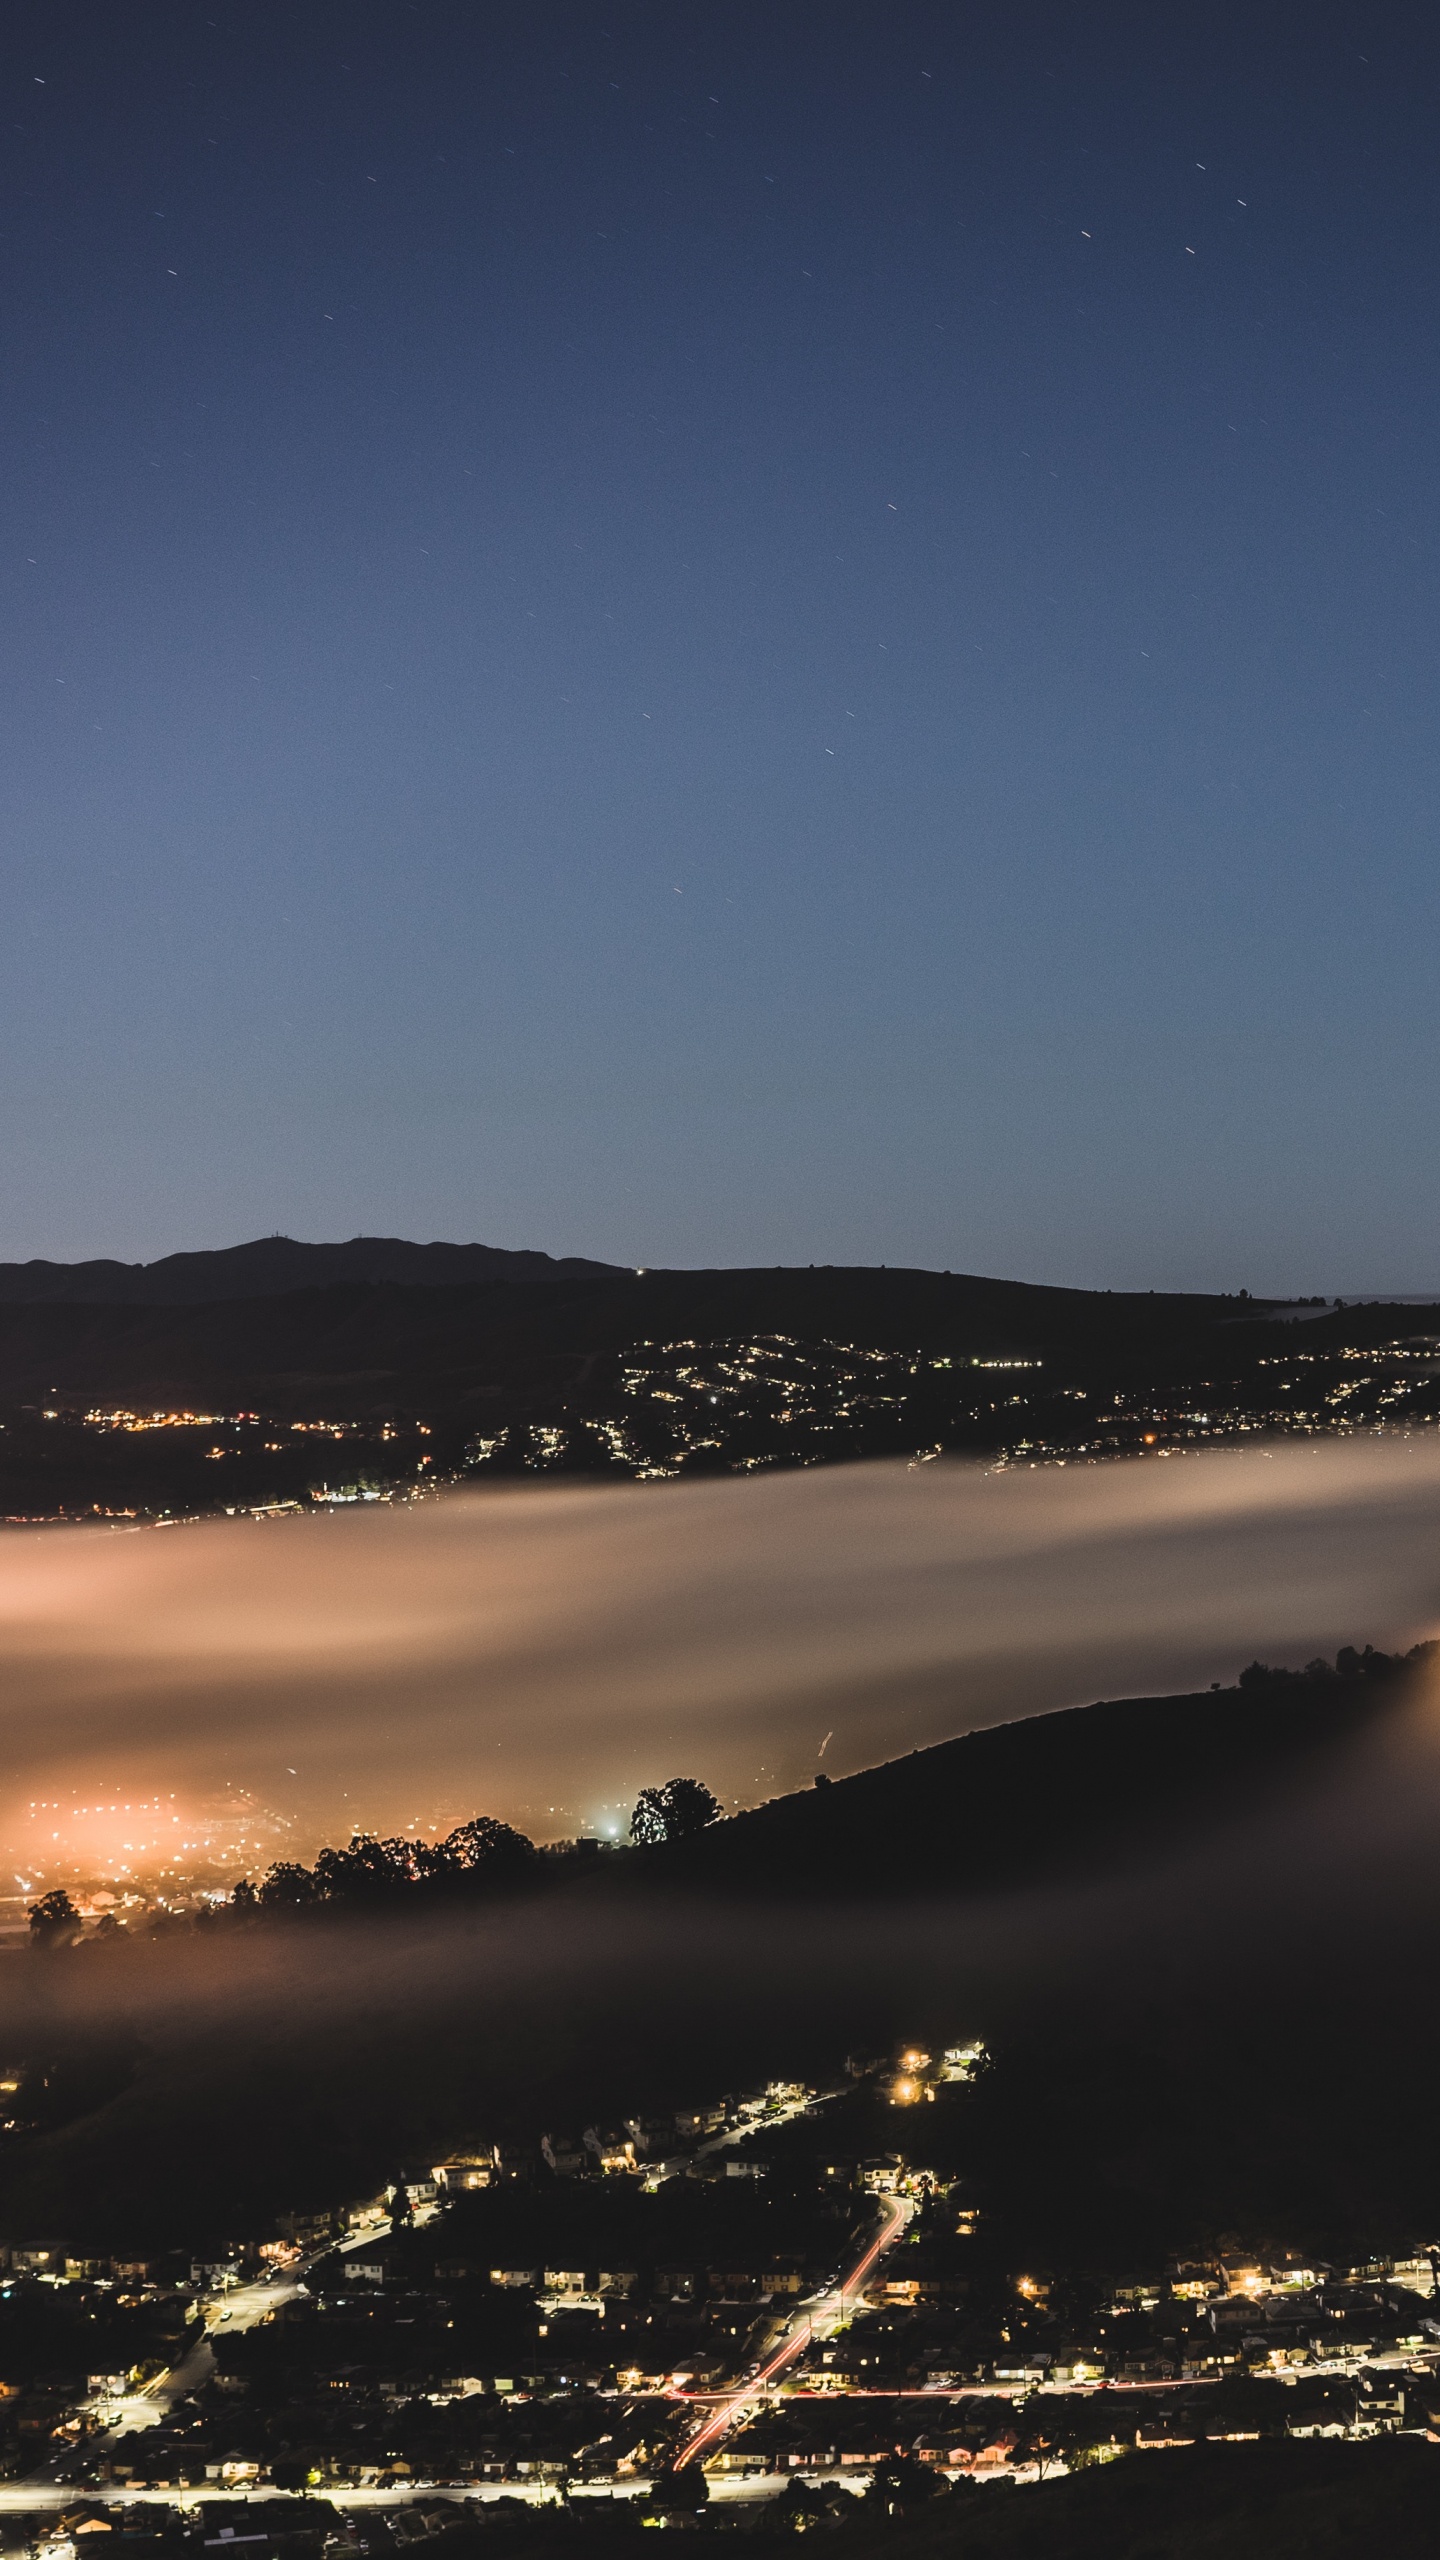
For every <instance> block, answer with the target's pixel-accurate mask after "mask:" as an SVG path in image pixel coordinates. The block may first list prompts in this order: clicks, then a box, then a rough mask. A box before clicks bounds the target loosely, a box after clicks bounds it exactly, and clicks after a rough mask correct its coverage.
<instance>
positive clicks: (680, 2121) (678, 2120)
mask: <svg viewBox="0 0 1440 2560" xmlns="http://www.w3.org/2000/svg"><path fill="white" fill-rule="evenodd" d="M724 2130H725V2109H724V2107H723V2106H713V2107H681V2108H679V2109H677V2111H676V2116H675V2131H676V2134H677V2135H678V2137H679V2139H680V2141H681V2142H703V2141H705V2140H706V2138H707V2137H708V2136H709V2135H710V2134H712V2133H723V2132H724Z"/></svg>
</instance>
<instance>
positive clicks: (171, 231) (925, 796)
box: [0, 0, 1440, 1291]
mask: <svg viewBox="0 0 1440 2560" xmlns="http://www.w3.org/2000/svg"><path fill="white" fill-rule="evenodd" d="M1437 97H1440V19H1437V16H1436V13H1435V12H1434V10H1433V8H1430V7H1416V8H1409V7H1407V6H1405V5H1403V0H1397V4H1396V5H1391V6H1363V5H1357V6H1353V7H1327V6H1324V5H1318V4H1317V5H1309V0H1307V5H1305V6H1303V7H1302V6H1300V5H1298V4H1297V0H1290V5H1286V6H1274V5H1270V6H1267V5H1265V0H1258V5H1257V4H1256V0H1250V5H1246V6H1244V7H1227V6H1223V5H1219V4H1218V0H1217V5H1213V6H1185V5H1182V4H1181V0H1167V4H1166V5H1164V6H1156V5H1154V0H1143V4H1142V5H1136V6H1133V7H1119V6H1107V5H1104V0H1076V5H1072V6H1064V7H1055V8H1044V7H1039V6H1033V5H1028V0H973V5H961V0H946V4H945V5H942V6H938V7H931V6H928V5H918V4H915V0H870V5H867V6H864V7H849V6H844V5H836V4H835V0H824V5H823V6H816V5H814V0H788V4H787V0H764V5H758V6H752V5H743V4H742V5H737V0H723V5H715V6H709V7H705V6H688V5H681V4H680V0H676V4H675V5H668V6H665V5H658V0H647V4H645V5H625V6H621V5H613V6H612V5H611V0H589V4H588V5H585V6H575V7H568V6H559V5H553V6H552V5H546V4H545V0H523V5H514V6H494V7H491V6H487V5H485V0H463V4H462V5H452V0H421V5H418V6H410V5H407V0H385V4H384V5H374V0H372V4H371V5H344V6H340V5H334V6H332V5H326V0H243V4H242V5H235V0H194V5H178V0H177V4H176V5H165V6H161V5H155V0H127V5H125V6H123V7H117V6H116V5H115V0H94V5H74V0H43V4H42V5H25V0H11V5H10V6H9V7H8V8H7V10H6V12H5V20H4V27H3V31H0V123H3V153H0V330H3V336H0V351H3V360H0V599H3V604H0V721H3V733H0V863H3V907H0V913H3V916H4V931H3V934H0V973H3V974H0V1132H3V1152H0V1202H3V1217H0V1254H5V1255H13V1256H24V1255H28V1254H32V1253H49V1254H57V1255H65V1256H71V1255H78V1254H86V1253H98V1252H113V1253H119V1254H123V1255H125V1256H127V1257H142V1256H143V1257H145V1258H149V1257H151V1256H153V1255H155V1254H159V1253H163V1252H166V1251H169V1250H172V1249H175V1248H178V1247H184V1246H198V1245H206V1244H223V1243H229V1242H233V1241H236V1240H238V1239H239V1238H241V1237H242V1236H246V1235H251V1234H255V1233H263V1232H266V1231H269V1230H273V1229H284V1230H287V1231H288V1232H290V1233H293V1234H297V1235H302V1236H311V1237H324V1236H340V1235H348V1234H353V1233H355V1232H357V1231H369V1232H382V1233H390V1234H411V1235H417V1236H422V1237H429V1236H450V1237H460V1238H479V1239H482V1240H484V1241H487V1242H490V1243H496V1244H507V1245H532V1246H543V1247H545V1248H546V1249H548V1250H550V1251H552V1252H581V1253H590V1254H598V1255H601V1256H603V1257H605V1258H609V1259H615V1260H619V1261H624V1262H636V1263H660V1262H679V1263H684V1262H689V1263H701V1262H745V1261H761V1262H776V1261H781V1260H785V1261H799V1262H810V1261H832V1260H833V1261H842V1260H849V1261H873V1262H882V1261H883V1262H890V1263H900V1262H926V1263H931V1264H935V1265H940V1266H948V1267H950V1268H953V1269H969V1270H985V1271H992V1272H1004V1273H1007V1274H1013V1275H1014V1276H1017V1277H1025V1278H1032V1279H1050V1280H1069V1281H1077V1282H1087V1283H1095V1284H1100V1285H1111V1284H1113V1285H1117V1286H1118V1285H1122V1284H1128V1285H1133V1286H1140V1287H1149V1286H1168V1285H1176V1284H1183V1283H1194V1284H1204V1285H1211V1284H1213V1285H1220V1286H1228V1287H1239V1286H1242V1285H1246V1286H1249V1287H1251V1288H1252V1289H1265V1290H1271V1289H1274V1290H1285V1289H1292V1288H1293V1289H1330V1290H1335V1289H1340V1290H1346V1291H1349V1290H1358V1289H1361V1288H1365V1287H1371V1288H1376V1289H1391V1290H1398V1289H1403V1288H1407V1287H1416V1286H1420V1285H1424V1284H1427V1283H1433V1282H1435V1281H1436V1280H1437V1279H1440V1238H1437V1234H1436V1187H1435V1152H1436V1151H1435V1123H1436V1104H1437V1068H1440V1059H1437V1002H1436V991H1435V986H1434V979H1435V948H1436V943H1435V926H1436V909H1437V866H1436V859H1435V841H1436V814H1435V813H1436V801H1437V731H1436V676H1437V642H1436V610H1435V595H1436V571H1437V559H1440V484H1437V472H1436V421H1437V414H1440V396H1437V395H1440V331H1437V284H1440V148H1437V127H1436V107H1437Z"/></svg>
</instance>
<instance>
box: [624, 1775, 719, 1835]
mask: <svg viewBox="0 0 1440 2560" xmlns="http://www.w3.org/2000/svg"><path fill="white" fill-rule="evenodd" d="M719 1811H720V1799H719V1797H718V1796H715V1795H712V1794H711V1792H710V1789H709V1788H708V1787H707V1786H705V1785H704V1784H703V1783H702V1781H701V1780H700V1779H699V1778H670V1779H667V1781H666V1783H665V1785H664V1786H663V1787H642V1788H641V1790H640V1794H639V1796H638V1798H637V1799H636V1804H635V1810H634V1812H633V1813H632V1815H631V1817H630V1837H631V1839H632V1840H636V1841H638V1842H639V1843H640V1844H641V1846H642V1847H654V1846H655V1844H656V1843H657V1842H659V1841H661V1840H693V1839H694V1837H695V1835H696V1833H697V1832H699V1831H703V1830H705V1828H706V1826H707V1825H708V1824H709V1823H712V1822H713V1821H714V1820H715V1817H716V1815H717V1814H718V1813H719Z"/></svg>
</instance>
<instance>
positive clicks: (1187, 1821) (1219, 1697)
mask: <svg viewBox="0 0 1440 2560" xmlns="http://www.w3.org/2000/svg"><path fill="white" fill-rule="evenodd" d="M1426 1658H1428V1654H1427V1649H1426V1648H1420V1649H1419V1652H1418V1654H1417V1656H1415V1657H1411V1658H1409V1659H1405V1658H1400V1657H1396V1656H1392V1655H1386V1654H1372V1653H1371V1652H1370V1651H1369V1648H1368V1647H1367V1650H1366V1652H1365V1653H1364V1654H1356V1653H1354V1652H1352V1651H1345V1652H1342V1653H1341V1655H1340V1658H1339V1666H1338V1669H1336V1670H1334V1671H1332V1670H1330V1668H1329V1666H1328V1665H1327V1666H1317V1667H1316V1669H1315V1671H1313V1672H1309V1673H1306V1672H1288V1671H1271V1670H1265V1669H1262V1668H1261V1666H1260V1665H1258V1664H1257V1665H1255V1666H1253V1667H1252V1669H1251V1670H1250V1671H1249V1672H1247V1673H1245V1674H1244V1675H1243V1677H1242V1679H1241V1680H1240V1682H1239V1683H1238V1684H1237V1685H1236V1686H1235V1687H1234V1688H1230V1689H1214V1690H1202V1691H1201V1692H1199V1693H1198V1694H1197V1695H1193V1696H1188V1697H1173V1698H1120V1699H1111V1700H1102V1701H1100V1702H1098V1703H1097V1704H1096V1705H1094V1706H1089V1707H1072V1708H1068V1709H1065V1710H1063V1711H1061V1712H1060V1713H1057V1714H1053V1715H1042V1716H1029V1717H1026V1718H1024V1719H1022V1720H1021V1721H1019V1722H1016V1723H1013V1724H1002V1725H993V1726H990V1727H988V1728H986V1729H985V1730H983V1731H981V1732H978V1733H966V1734H961V1735H960V1736H958V1737H957V1739H955V1740H954V1741H952V1742H941V1743H936V1744H934V1745H933V1746H932V1747H931V1748H930V1749H929V1750H925V1751H916V1752H912V1753H911V1754H909V1756H908V1757H907V1758H905V1759H903V1760H891V1761H887V1762H885V1763H884V1764H883V1766H881V1767H880V1768H877V1769H864V1770H860V1771H859V1772H857V1774H856V1775H855V1776H853V1777H849V1778H839V1779H837V1780H835V1781H834V1783H833V1784H831V1783H825V1782H823V1781H822V1782H819V1783H817V1784H816V1785H815V1786H813V1787H810V1788H807V1789H806V1790H805V1791H804V1792H803V1793H801V1794H797V1795H790V1796H780V1797H777V1798H776V1799H775V1800H774V1801H773V1802H772V1803H770V1804H764V1805H758V1806H756V1807H755V1808H754V1809H753V1810H751V1811H749V1812H745V1813H737V1814H732V1815H730V1816H729V1818H728V1819H727V1820H724V1821H721V1822H717V1823H715V1824H714V1825H713V1826H712V1828H711V1829H710V1830H708V1831H705V1832H702V1833H701V1834H700V1835H699V1837H698V1838H696V1839H692V1840H687V1841H676V1842H669V1843H666V1844H665V1845H663V1846H661V1847H658V1848H653V1849H648V1850H646V1851H644V1852H642V1853H641V1854H640V1856H639V1858H637V1859H636V1860H634V1861H632V1862H629V1865H628V1871H629V1872H632V1873H633V1872H637V1871H638V1872H639V1873H641V1874H643V1875H645V1876H648V1877H650V1878H652V1879H653V1880H654V1881H655V1882H656V1883H657V1884H659V1883H663V1884H664V1885H665V1886H666V1888H667V1889H673V1888H675V1887H676V1886H679V1885H683V1886H684V1887H686V1888H688V1889H690V1890H694V1891H700V1892H705V1893H709V1894H715V1893H718V1894H737V1895H752V1894H753V1895H763V1896H765V1897H767V1898H768V1897H770V1896H773V1895H776V1894H780V1895H787V1894H788V1895H795V1896H819V1897H822V1898H823V1897H825V1896H827V1895H831V1894H834V1893H835V1892H836V1891H837V1889H838V1890H841V1891H843V1893H844V1894H845V1895H847V1896H851V1895H855V1894H865V1893H867V1892H869V1893H886V1894H895V1893H905V1894H914V1895H925V1894H943V1895H947V1896H948V1895H954V1894H957V1893H962V1894H963V1893H980V1892H985V1893H993V1892H1012V1891H1020V1890H1022V1889H1025V1888H1030V1887H1035V1886H1043V1885H1049V1884H1056V1883H1060V1882H1062V1881H1065V1880H1068V1879H1071V1878H1074V1877H1076V1876H1078V1875H1082V1874H1086V1873H1111V1872H1114V1871H1115V1870H1117V1869H1119V1868H1124V1867H1126V1866H1130V1865H1133V1864H1136V1863H1142V1862H1144V1861H1145V1860H1146V1859H1147V1858H1149V1857H1152V1856H1153V1855H1154V1854H1155V1853H1156V1851H1157V1849H1158V1850H1159V1851H1160V1853H1161V1854H1164V1855H1168V1854H1170V1853H1171V1852H1172V1851H1173V1850H1174V1849H1175V1848H1176V1847H1177V1846H1178V1845H1179V1844H1180V1843H1181V1842H1182V1841H1183V1840H1184V1839H1186V1838H1187V1837H1193V1836H1196V1835H1197V1834H1199V1833H1200V1832H1202V1831H1204V1830H1205V1829H1207V1828H1208V1827H1210V1826H1212V1825H1213V1824H1215V1823H1216V1822H1219V1821H1223V1820H1224V1819H1225V1817H1226V1816H1227V1814H1229V1813H1231V1812H1233V1811H1234V1810H1235V1808H1236V1807H1237V1806H1239V1805H1240V1804H1241V1803H1243V1804H1244V1805H1245V1806H1246V1807H1247V1809H1253V1808H1254V1806H1255V1804H1256V1802H1257V1799H1259V1798H1261V1797H1262V1795H1263V1792H1264V1791H1265V1790H1266V1789H1273V1790H1275V1791H1276V1792H1281V1791H1285V1790H1288V1789H1291V1788H1293V1787H1294V1786H1295V1784H1296V1783H1297V1782H1298V1781H1299V1780H1300V1779H1301V1778H1302V1777H1303V1775H1304V1774H1305V1772H1306V1770H1307V1769H1308V1768H1311V1767H1313V1766H1314V1765H1315V1764H1316V1763H1317V1762H1319V1761H1321V1760H1323V1759H1325V1758H1326V1757H1328V1756H1329V1755H1332V1754H1334V1753H1335V1752H1337V1751H1339V1750H1341V1749H1343V1747H1344V1746H1345V1744H1346V1743H1347V1742H1350V1741H1352V1740H1354V1739H1355V1738H1357V1737H1358V1736H1359V1735H1361V1734H1362V1733H1363V1732H1364V1731H1365V1730H1366V1729H1367V1727H1368V1726H1369V1725H1370V1723H1371V1722H1372V1720H1373V1719H1374V1718H1375V1717H1376V1716H1377V1715H1379V1714H1382V1713H1384V1712H1386V1711H1387V1710H1389V1709H1392V1708H1394V1707H1395V1706H1396V1705H1397V1704H1399V1703H1400V1702H1401V1701H1402V1700H1403V1699H1404V1697H1405V1696H1406V1694H1407V1691H1408V1689H1409V1686H1410V1683H1411V1680H1412V1678H1413V1676H1414V1673H1415V1671H1416V1670H1417V1669H1418V1667H1419V1664H1420V1662H1421V1661H1423V1660H1424V1659H1426Z"/></svg>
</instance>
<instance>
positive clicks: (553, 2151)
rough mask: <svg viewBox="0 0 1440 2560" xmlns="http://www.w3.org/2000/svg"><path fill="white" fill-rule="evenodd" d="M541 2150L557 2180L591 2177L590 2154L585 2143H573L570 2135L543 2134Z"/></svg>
mask: <svg viewBox="0 0 1440 2560" xmlns="http://www.w3.org/2000/svg"><path fill="white" fill-rule="evenodd" d="M540 2148H541V2151H542V2152H543V2153H544V2156H545V2158H546V2160H547V2161H548V2162H549V2164H550V2167H551V2168H552V2169H553V2170H554V2172H555V2175H556V2177H557V2178H584V2177H587V2176H588V2175H589V2170H590V2158H589V2154H588V2153H587V2151H586V2149H585V2146H584V2144H583V2142H574V2141H572V2140H571V2137H570V2135H569V2134H568V2133H542V2134H541V2136H540Z"/></svg>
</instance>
